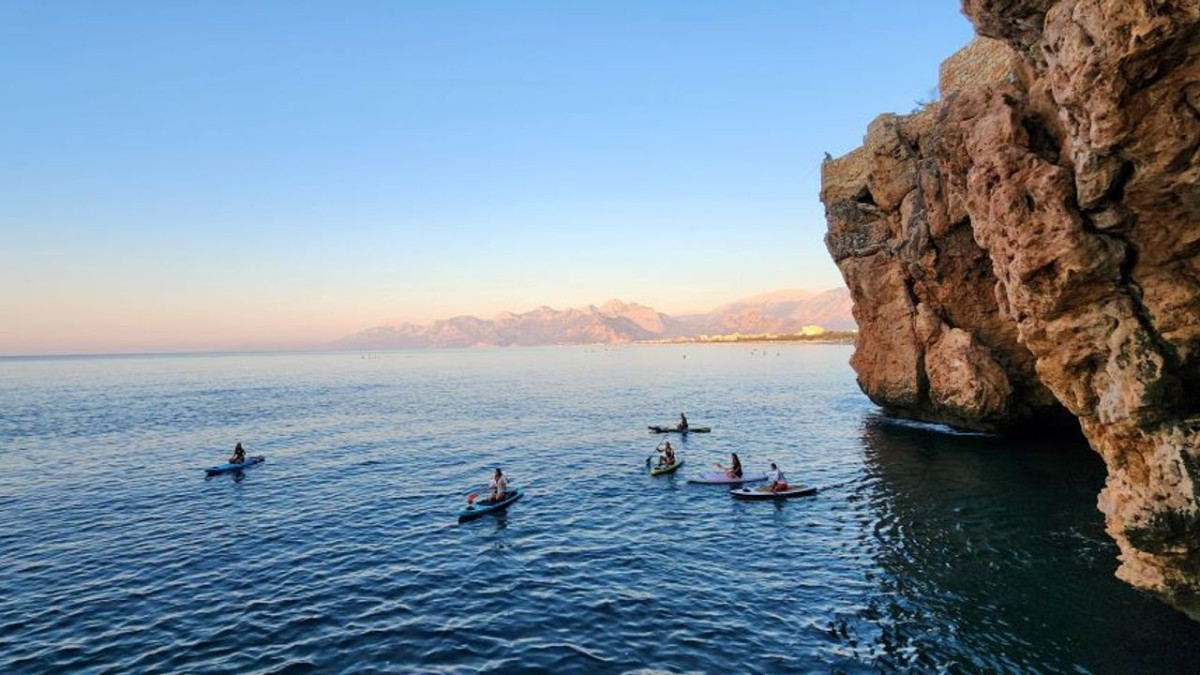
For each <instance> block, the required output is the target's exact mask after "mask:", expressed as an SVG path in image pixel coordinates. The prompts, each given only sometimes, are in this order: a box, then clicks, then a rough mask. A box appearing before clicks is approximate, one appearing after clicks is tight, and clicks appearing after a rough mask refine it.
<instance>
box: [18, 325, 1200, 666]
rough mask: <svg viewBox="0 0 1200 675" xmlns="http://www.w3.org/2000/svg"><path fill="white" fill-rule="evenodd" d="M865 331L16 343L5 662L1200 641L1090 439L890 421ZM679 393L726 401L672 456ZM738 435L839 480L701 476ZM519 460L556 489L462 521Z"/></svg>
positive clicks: (294, 662)
mask: <svg viewBox="0 0 1200 675" xmlns="http://www.w3.org/2000/svg"><path fill="white" fill-rule="evenodd" d="M849 356H850V349H849V348H848V347H841V346H813V345H793V346H776V345H767V346H744V345H737V346H730V345H726V346H703V347H698V346H638V347H626V348H621V349H607V350H606V349H603V348H545V349H511V350H462V351H413V352H386V353H379V354H370V355H363V354H356V353H355V354H350V353H340V354H338V353H334V354H303V355H294V354H289V355H222V356H169V357H141V358H72V359H6V360H0V467H3V468H0V563H2V564H0V671H3V672H6V673H13V672H39V673H40V672H51V671H77V672H78V671H88V672H145V671H159V672H162V671H168V672H212V671H225V672H239V673H244V672H272V673H274V672H307V671H319V672H356V673H358V672H397V671H409V670H411V671H427V672H435V671H436V672H475V671H477V670H500V669H508V668H510V667H520V668H522V669H535V670H548V671H554V672H621V671H627V670H634V669H641V668H647V669H661V670H666V671H693V672H754V671H758V672H806V671H820V672H826V671H845V672H860V671H861V672H876V671H880V670H884V671H889V670H910V669H916V670H921V671H939V670H941V671H948V672H997V671H1013V672H1015V671H1021V672H1037V671H1040V672H1068V671H1070V672H1095V673H1103V672H1113V673H1118V672H1126V673H1128V672H1195V671H1196V668H1197V665H1196V662H1195V658H1196V657H1197V655H1198V654H1200V625H1197V624H1194V623H1192V622H1190V621H1188V620H1187V619H1185V618H1184V617H1183V616H1182V615H1180V614H1178V613H1176V612H1174V611H1172V610H1170V609H1169V608H1167V607H1165V606H1163V605H1161V604H1159V603H1158V602H1157V601H1154V600H1152V599H1150V598H1148V597H1146V596H1143V595H1141V594H1139V593H1137V592H1135V591H1133V590H1132V589H1130V588H1128V587H1126V586H1124V585H1123V584H1121V583H1120V582H1118V581H1117V580H1116V579H1114V578H1113V571H1114V569H1115V568H1116V559H1115V558H1116V554H1117V550H1116V547H1115V546H1114V545H1113V544H1112V543H1110V542H1109V540H1108V539H1107V538H1106V537H1105V535H1104V532H1103V523H1102V519H1101V515H1100V513H1099V512H1098V511H1097V510H1096V507H1095V501H1096V494H1097V492H1098V491H1099V489H1100V487H1101V484H1102V482H1103V466H1102V464H1101V463H1100V462H1099V460H1098V459H1097V458H1096V457H1095V456H1094V455H1093V454H1092V453H1091V452H1090V451H1088V450H1087V449H1086V448H1079V447H1069V446H1064V445H1062V444H1059V445H1057V446H1055V445H1043V446H1037V445H1033V444H1029V443H1028V442H1021V443H1014V442H1010V441H1000V440H996V439H991V438H986V437H972V436H955V435H947V434H943V433H936V432H933V431H930V430H927V429H922V428H919V427H914V426H905V425H901V424H897V423H894V422H889V421H887V420H885V419H883V418H882V417H880V416H879V414H878V413H877V412H876V411H875V409H874V408H873V406H872V405H871V404H870V403H869V402H868V401H867V400H866V399H865V398H864V397H863V396H862V394H861V393H859V391H858V389H857V387H856V386H855V384H854V375H853V373H852V371H851V370H850V369H849V367H848V366H847V365H846V361H847V359H848V358H849ZM681 410H684V411H687V413H688V416H689V418H690V419H691V421H692V423H693V424H694V425H698V426H699V425H712V426H713V427H714V430H713V433H712V434H709V435H692V436H691V437H689V438H687V439H685V440H681V439H678V438H676V441H675V442H676V444H677V445H678V446H680V448H681V450H680V454H681V456H682V457H684V459H685V460H686V464H685V466H684V468H683V469H682V470H681V472H680V474H679V475H675V476H667V477H659V478H650V477H648V476H647V475H646V471H645V464H644V462H645V458H646V457H647V456H648V455H650V454H653V449H654V446H655V445H656V444H657V443H658V441H659V440H660V438H659V437H654V436H651V435H650V434H648V433H647V432H646V430H645V427H646V425H648V424H670V423H673V422H674V420H675V419H676V418H677V416H678V414H679V412H680V411H681ZM236 441H241V442H243V443H244V444H245V446H246V448H247V449H248V451H249V452H250V454H260V453H261V454H265V455H266V456H267V457H268V460H267V462H266V463H265V464H263V465H261V466H258V467H255V468H252V469H249V470H247V471H245V472H244V474H242V475H241V476H236V477H235V476H223V477H218V478H214V479H205V477H204V474H203V471H202V469H203V468H204V467H205V466H208V465H212V464H216V463H219V462H220V461H223V460H224V458H225V457H226V456H228V454H229V451H230V449H231V448H232V446H233V444H234V443H235V442H236ZM731 451H737V452H739V453H740V455H741V457H742V459H743V461H744V462H745V464H746V466H747V469H760V468H763V467H765V465H766V463H767V462H768V461H776V462H778V463H779V464H780V466H781V468H783V469H784V470H785V471H786V472H787V473H788V475H789V477H790V478H791V480H792V482H802V483H806V484H811V485H816V486H820V487H822V488H823V490H822V492H821V493H820V494H819V495H818V496H817V497H814V498H811V499H805V500H794V501H790V502H786V503H781V504H772V503H742V502H735V501H733V500H731V499H730V498H729V496H728V494H727V493H726V491H725V490H724V489H722V488H720V487H715V486H700V485H689V484H686V483H685V479H686V478H687V476H688V475H689V474H693V473H697V472H699V471H702V470H708V469H710V468H711V467H712V464H713V463H714V462H716V461H718V460H723V459H725V458H727V456H728V453H729V452H731ZM497 465H499V466H502V467H503V468H504V469H505V471H506V472H507V473H508V474H509V475H510V476H511V477H512V480H513V482H514V484H519V485H521V486H523V487H524V488H526V490H527V495H526V497H525V498H524V499H522V500H521V501H519V502H517V503H516V504H515V505H514V506H513V507H512V508H511V509H510V510H509V512H508V513H507V514H504V515H498V516H486V517H484V518H482V519H480V520H477V521H474V522H470V523H466V524H462V525H460V524H458V523H457V522H456V515H457V512H458V509H459V508H460V507H461V505H462V504H463V497H464V495H465V493H467V492H469V491H471V490H472V489H474V488H476V487H477V486H479V485H480V484H481V483H482V482H484V481H485V480H486V479H487V478H488V476H489V473H490V471H491V470H492V469H493V467H495V466H497Z"/></svg>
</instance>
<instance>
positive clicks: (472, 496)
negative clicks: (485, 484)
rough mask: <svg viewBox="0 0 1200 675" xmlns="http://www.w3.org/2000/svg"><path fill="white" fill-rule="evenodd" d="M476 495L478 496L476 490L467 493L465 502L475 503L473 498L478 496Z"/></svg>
mask: <svg viewBox="0 0 1200 675" xmlns="http://www.w3.org/2000/svg"><path fill="white" fill-rule="evenodd" d="M478 496H479V493H478V492H472V493H471V494H469V495H467V503H468V504H474V503H475V498H476V497H478Z"/></svg>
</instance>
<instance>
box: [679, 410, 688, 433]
mask: <svg viewBox="0 0 1200 675" xmlns="http://www.w3.org/2000/svg"><path fill="white" fill-rule="evenodd" d="M676 429H679V430H680V431H687V430H688V422H687V418H686V417H684V416H683V413H679V426H677V427H676Z"/></svg>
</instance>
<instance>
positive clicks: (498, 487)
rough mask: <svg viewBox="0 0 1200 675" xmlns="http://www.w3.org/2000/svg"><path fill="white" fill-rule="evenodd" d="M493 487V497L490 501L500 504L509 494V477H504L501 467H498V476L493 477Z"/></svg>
mask: <svg viewBox="0 0 1200 675" xmlns="http://www.w3.org/2000/svg"><path fill="white" fill-rule="evenodd" d="M491 486H492V496H491V499H490V501H493V502H498V501H500V500H501V499H504V496H505V495H506V494H508V477H507V476H505V475H504V472H502V471H501V470H500V467H496V474H495V475H494V476H492V482H491Z"/></svg>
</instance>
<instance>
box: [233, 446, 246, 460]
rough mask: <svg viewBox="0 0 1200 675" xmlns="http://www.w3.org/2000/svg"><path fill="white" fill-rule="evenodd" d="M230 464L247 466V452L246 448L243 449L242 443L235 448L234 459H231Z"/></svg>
mask: <svg viewBox="0 0 1200 675" xmlns="http://www.w3.org/2000/svg"><path fill="white" fill-rule="evenodd" d="M229 463H230V464H245V463H246V450H245V448H243V447H242V444H241V443H238V444H237V445H235V446H233V457H230V458H229Z"/></svg>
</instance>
